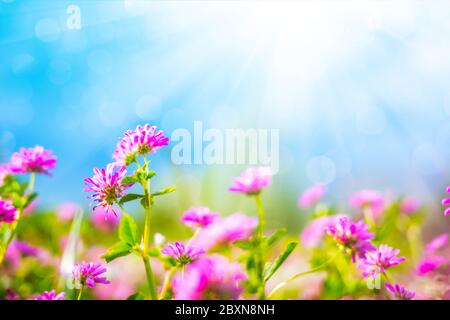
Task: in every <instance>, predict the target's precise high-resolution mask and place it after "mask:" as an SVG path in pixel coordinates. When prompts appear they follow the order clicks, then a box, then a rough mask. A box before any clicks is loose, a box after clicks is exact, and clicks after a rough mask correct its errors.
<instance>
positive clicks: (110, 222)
mask: <svg viewBox="0 0 450 320" xmlns="http://www.w3.org/2000/svg"><path fill="white" fill-rule="evenodd" d="M119 222H120V218H119V217H118V216H117V215H115V214H110V213H109V212H108V210H106V209H105V208H103V207H97V208H95V209H94V210H92V214H91V223H92V225H93V226H94V227H96V228H97V229H99V230H102V231H104V232H109V231H114V230H116V229H117V226H118V225H119Z"/></svg>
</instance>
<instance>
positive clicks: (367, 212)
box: [363, 206, 376, 229]
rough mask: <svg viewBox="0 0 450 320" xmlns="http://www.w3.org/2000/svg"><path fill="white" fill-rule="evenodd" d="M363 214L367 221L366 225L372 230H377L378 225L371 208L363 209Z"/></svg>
mask: <svg viewBox="0 0 450 320" xmlns="http://www.w3.org/2000/svg"><path fill="white" fill-rule="evenodd" d="M363 214H364V220H366V223H367V224H368V225H369V227H370V228H372V229H375V228H376V223H375V218H374V216H373V211H372V208H370V207H369V206H365V207H364V209H363Z"/></svg>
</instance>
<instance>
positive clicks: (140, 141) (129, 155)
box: [113, 124, 169, 166]
mask: <svg viewBox="0 0 450 320" xmlns="http://www.w3.org/2000/svg"><path fill="white" fill-rule="evenodd" d="M168 144H169V138H167V137H166V136H165V135H164V132H163V131H161V130H159V131H157V130H156V126H150V125H149V124H146V125H144V126H140V125H139V126H137V127H136V130H134V131H133V130H128V131H127V132H125V134H124V137H123V138H121V140H120V141H119V142H118V143H117V148H116V150H115V151H114V155H113V158H114V159H115V160H116V162H117V164H119V165H121V166H127V165H130V164H131V163H133V162H134V161H135V160H136V157H137V156H138V155H146V154H148V153H154V152H156V150H158V149H159V148H161V147H163V146H167V145H168Z"/></svg>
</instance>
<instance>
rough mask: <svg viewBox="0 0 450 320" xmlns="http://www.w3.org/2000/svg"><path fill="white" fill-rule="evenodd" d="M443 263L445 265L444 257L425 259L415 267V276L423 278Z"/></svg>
mask: <svg viewBox="0 0 450 320" xmlns="http://www.w3.org/2000/svg"><path fill="white" fill-rule="evenodd" d="M444 263H445V258H444V257H439V256H428V257H425V258H423V259H422V260H421V261H420V262H419V264H418V265H417V268H416V271H415V273H416V275H418V276H421V277H423V276H424V275H426V274H427V273H429V272H431V271H433V270H436V269H437V268H439V267H440V266H441V265H443V264H444Z"/></svg>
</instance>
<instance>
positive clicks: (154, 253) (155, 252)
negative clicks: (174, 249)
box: [147, 248, 161, 257]
mask: <svg viewBox="0 0 450 320" xmlns="http://www.w3.org/2000/svg"><path fill="white" fill-rule="evenodd" d="M147 253H148V255H149V256H150V257H159V256H160V253H161V251H160V249H157V248H150V249H148V252H147Z"/></svg>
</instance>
